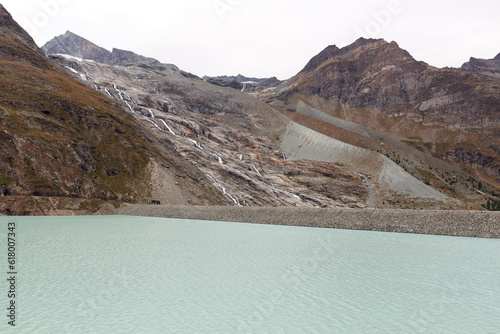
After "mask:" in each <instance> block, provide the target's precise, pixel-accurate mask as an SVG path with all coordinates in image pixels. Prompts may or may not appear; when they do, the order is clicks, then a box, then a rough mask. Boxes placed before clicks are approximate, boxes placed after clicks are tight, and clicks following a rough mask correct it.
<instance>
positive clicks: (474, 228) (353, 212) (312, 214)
mask: <svg viewBox="0 0 500 334" xmlns="http://www.w3.org/2000/svg"><path fill="white" fill-rule="evenodd" d="M119 214H121V215H128V216H142V217H158V218H177V219H193V220H208V221H225V222H238V223H252V224H271V225H287V226H302V227H318V228H335V229H347V230H363V231H379V232H394V233H413V234H429V235H446V236H456V237H472V238H492V239H500V212H491V211H435V210H428V211H427V210H424V211H422V210H395V209H336V208H326V209H316V208H283V207H276V208H275V207H234V206H227V207H218V206H206V207H203V206H154V205H131V206H128V207H126V208H124V209H121V210H120V212H119Z"/></svg>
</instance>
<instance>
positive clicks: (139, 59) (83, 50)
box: [42, 31, 160, 66]
mask: <svg viewBox="0 0 500 334" xmlns="http://www.w3.org/2000/svg"><path fill="white" fill-rule="evenodd" d="M42 50H43V52H45V54H57V53H59V54H65V55H69V56H73V57H77V58H82V59H88V60H94V61H96V62H99V63H103V64H109V65H120V66H125V65H127V64H139V63H141V64H145V65H159V64H160V62H159V61H158V60H156V59H154V58H149V57H144V56H140V55H138V54H136V53H134V52H132V51H126V50H120V49H116V48H113V50H112V51H111V52H110V51H108V50H106V49H104V48H102V47H100V46H97V45H96V44H94V43H92V42H90V41H88V40H86V39H85V38H82V37H80V36H78V35H76V34H74V33H72V32H71V31H67V32H66V33H65V34H63V35H60V36H57V37H54V38H53V39H52V40H50V41H48V42H47V43H46V44H45V45H44V46H42Z"/></svg>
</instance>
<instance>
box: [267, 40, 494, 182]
mask: <svg viewBox="0 0 500 334" xmlns="http://www.w3.org/2000/svg"><path fill="white" fill-rule="evenodd" d="M499 87H500V82H499V81H498V80H497V79H494V78H489V77H485V76H483V75H480V74H476V73H470V72H464V71H460V70H454V69H437V68H434V67H432V66H429V65H427V64H426V63H424V62H419V61H416V60H415V59H414V58H413V57H411V55H410V54H409V53H408V52H407V51H405V50H403V49H401V48H399V46H398V45H397V44H396V43H395V42H391V43H388V42H386V41H384V40H369V39H363V38H362V39H359V40H358V41H356V42H355V43H353V44H352V45H350V46H348V47H345V48H343V49H339V48H337V47H335V46H331V47H328V48H326V49H325V50H324V51H323V52H321V53H320V54H319V55H318V56H316V57H314V58H313V59H312V60H311V62H309V64H307V65H306V67H305V68H304V69H303V70H302V71H301V72H299V73H298V74H297V75H296V76H294V77H293V78H291V79H290V80H287V81H286V82H284V83H282V84H281V85H279V86H278V87H277V88H276V89H275V94H276V95H275V98H274V100H273V101H274V104H275V105H277V106H279V107H281V108H284V109H287V108H288V109H290V110H295V105H294V104H296V102H297V101H298V100H300V99H302V100H303V101H305V102H306V103H307V104H309V105H310V106H311V107H313V108H316V109H317V110H319V111H320V112H322V113H324V114H325V115H328V116H330V117H337V118H339V119H343V120H348V121H351V122H354V123H357V124H359V125H362V126H365V127H367V128H370V129H373V130H375V131H378V132H380V133H381V134H385V135H388V136H390V137H392V138H394V139H397V140H400V141H403V142H405V143H406V144H409V145H410V146H413V147H414V148H417V149H420V150H422V151H425V152H426V153H428V154H431V155H433V156H435V157H438V158H440V159H445V160H451V161H453V162H455V163H457V164H458V165H459V166H461V167H463V168H465V169H469V168H473V169H474V170H477V171H479V173H480V174H482V179H483V181H484V180H486V182H487V183H488V184H491V188H492V189H498V186H499V184H500V156H499V152H500V149H499V148H500V134H499V132H498V129H499V127H500V89H499ZM265 98H266V99H267V100H268V101H269V100H272V97H271V98H270V96H269V95H267V96H265ZM378 149H381V148H378ZM483 183H484V182H483Z"/></svg>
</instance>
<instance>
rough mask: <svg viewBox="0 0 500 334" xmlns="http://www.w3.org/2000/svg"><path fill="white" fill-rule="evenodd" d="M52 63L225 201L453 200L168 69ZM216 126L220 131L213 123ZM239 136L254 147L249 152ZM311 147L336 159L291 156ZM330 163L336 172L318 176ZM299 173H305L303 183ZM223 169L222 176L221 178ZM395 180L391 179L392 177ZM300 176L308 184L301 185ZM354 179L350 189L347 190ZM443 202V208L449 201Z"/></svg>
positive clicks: (375, 158)
mask: <svg viewBox="0 0 500 334" xmlns="http://www.w3.org/2000/svg"><path fill="white" fill-rule="evenodd" d="M52 57H53V59H54V60H56V61H57V62H58V63H59V64H60V65H61V66H63V67H66V68H71V69H72V71H69V74H72V75H74V76H75V77H76V78H80V80H82V81H83V82H86V84H87V85H89V86H90V87H94V89H96V90H99V91H101V92H103V94H106V95H108V96H110V97H112V98H114V99H115V100H116V101H118V102H120V103H122V104H123V106H125V107H126V108H127V110H128V111H129V112H130V113H131V114H132V115H134V116H135V117H137V118H138V119H139V120H144V121H146V122H147V123H150V124H151V126H153V127H152V128H151V129H152V130H156V131H159V133H160V134H161V136H162V137H167V138H168V141H169V142H171V143H173V145H175V147H176V149H177V150H178V151H179V152H181V154H182V155H183V156H184V157H185V158H186V159H188V160H189V161H190V162H192V163H194V164H195V165H197V166H199V168H200V170H202V171H203V172H204V173H206V174H207V175H210V176H209V178H211V179H213V182H214V184H216V185H218V187H219V188H220V189H221V190H223V194H224V195H226V198H228V199H230V200H231V201H232V202H233V204H236V205H272V206H276V205H292V206H297V205H298V206H301V205H313V206H346V205H347V206H350V207H356V206H357V207H359V206H360V205H361V206H364V205H366V204H361V202H364V201H366V202H367V204H368V205H369V206H383V205H387V206H388V207H391V206H393V205H400V206H403V205H408V206H410V207H415V206H418V205H420V206H423V207H441V205H443V203H448V204H446V205H450V203H452V202H453V201H451V202H450V198H449V197H448V196H449V195H444V196H443V195H442V194H440V193H439V192H435V191H434V190H433V189H432V188H431V187H429V186H427V185H424V184H423V181H425V178H422V177H421V175H419V174H418V173H417V174H414V175H413V176H412V175H410V174H408V172H407V171H405V170H403V168H401V167H400V166H398V165H397V164H395V163H394V162H392V161H390V159H388V157H385V156H383V155H382V154H380V152H377V151H375V150H373V148H371V147H368V149H369V150H371V151H375V152H370V151H365V150H364V149H362V148H361V149H360V148H359V144H358V143H354V144H355V146H353V145H351V144H349V145H345V144H344V143H342V142H340V141H338V140H335V139H328V138H324V137H322V136H321V134H319V133H317V132H316V130H314V131H311V130H310V127H309V129H308V128H307V127H300V126H299V125H298V124H295V122H294V121H293V120H291V119H290V115H287V114H286V113H284V112H283V110H281V109H279V108H278V109H276V108H270V107H269V106H266V104H264V103H258V104H256V100H254V99H252V97H251V96H249V95H248V94H246V91H245V92H241V90H239V89H238V90H234V89H231V88H228V87H218V86H214V85H211V84H210V83H209V82H207V81H202V80H198V79H196V78H187V77H186V76H183V75H182V73H180V72H179V70H178V69H176V68H165V67H162V66H158V67H148V68H144V67H141V66H128V67H127V68H116V67H113V66H108V65H107V66H104V65H102V64H97V63H93V62H88V61H81V60H77V59H71V58H68V57H61V56H52ZM241 79H242V80H243V78H242V77H241ZM267 89H268V90H269V89H272V86H271V87H268V88H267ZM250 94H253V93H252V92H250ZM257 95H258V94H257ZM252 101H253V102H252ZM214 122H215V123H214ZM221 122H222V123H221ZM147 123H146V124H147ZM221 124H225V126H223V127H220V125H221ZM200 129H203V130H202V131H201V132H200ZM235 131H236V132H235ZM242 131H243V132H242ZM242 134H244V137H242V136H241V135H242ZM243 138H246V139H245V140H243ZM215 139H217V140H215ZM249 139H250V142H253V143H261V144H258V145H257V146H255V144H252V145H250V146H249V141H248V140H249ZM165 140H166V139H165ZM242 140H243V141H242ZM314 142H316V143H317V144H315V145H319V146H318V147H323V148H324V149H325V150H326V151H331V152H338V153H336V155H333V156H332V155H328V154H326V155H325V154H322V153H319V157H317V156H316V157H314V159H311V156H308V155H304V154H303V153H304V152H303V151H302V150H301V148H302V147H304V148H306V147H308V146H307V145H304V144H301V143H314ZM262 143H265V144H264V146H262V145H263V144H262ZM356 145H357V146H358V147H356ZM263 148H264V150H263ZM309 153H310V152H309ZM359 159H361V160H359ZM361 161H364V163H368V165H366V166H364V165H363V163H361ZM284 163H285V165H286V166H287V167H286V168H285V169H283V168H284V166H285V165H284ZM331 164H333V165H332V166H336V169H334V170H331V172H328V173H327V172H326V171H327V170H329V169H330V167H328V166H329V165H331ZM319 165H321V166H322V167H321V168H322V169H323V170H324V171H323V172H322V174H323V175H328V176H327V177H326V178H325V177H324V176H323V177H322V176H320V175H319V174H315V173H317V172H316V171H318V172H319V170H320V169H318V166H319ZM299 166H301V167H299ZM304 168H307V169H308V170H310V171H315V172H314V173H312V174H310V175H309V173H307V174H308V176H307V177H305V169H304ZM339 168H340V169H339ZM224 170H226V171H227V170H230V171H231V172H230V173H229V174H228V173H226V172H224V173H221V172H222V171H224ZM292 170H293V171H292ZM335 170H336V171H335ZM342 170H344V171H346V172H348V173H347V174H344V175H345V176H347V175H349V173H350V175H351V177H349V178H347V179H346V180H349V179H350V180H349V181H348V182H349V183H351V185H350V186H348V185H347V184H345V185H344V186H343V187H339V185H335V184H336V182H332V181H333V180H332V178H334V175H335V174H336V173H337V174H343V173H344V172H342ZM283 173H284V174H283ZM325 173H326V174H325ZM391 174H392V176H389V175H391ZM280 175H281V176H280ZM314 175H316V176H315V177H314ZM395 175H398V176H397V177H396V178H394V176H395ZM345 176H344V177H345ZM415 177H417V178H415ZM356 179H357V180H358V181H356ZM419 179H420V180H419ZM278 180H279V182H278ZM305 180H308V181H307V182H306V183H303V182H304V181H305ZM356 182H360V183H358V185H356V186H354V185H355V184H356ZM410 184H413V186H409V185H410ZM360 186H361V188H359V187H360ZM342 188H343V189H342ZM266 189H267V190H266ZM356 189H357V190H356ZM363 189H364V190H363ZM450 194H451V193H450ZM356 198H358V199H356ZM360 199H361V202H360V201H359V200H360ZM430 199H432V200H430ZM438 203H441V204H438ZM453 203H455V204H451V206H452V207H453V206H454V205H456V203H457V202H453ZM435 205H437V206H435Z"/></svg>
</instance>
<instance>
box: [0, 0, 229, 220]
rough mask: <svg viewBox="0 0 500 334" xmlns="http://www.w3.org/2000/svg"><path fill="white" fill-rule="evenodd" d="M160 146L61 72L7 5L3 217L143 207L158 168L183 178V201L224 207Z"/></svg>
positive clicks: (2, 63) (1, 112) (2, 29)
mask: <svg viewBox="0 0 500 334" xmlns="http://www.w3.org/2000/svg"><path fill="white" fill-rule="evenodd" d="M154 140H155V139H154V138H153V137H152V136H150V135H149V134H147V133H145V132H144V131H143V130H142V128H141V126H140V125H139V124H138V123H137V122H136V121H135V119H134V118H133V117H131V116H130V115H128V114H127V113H126V112H124V111H123V109H122V108H121V107H120V106H119V105H118V104H117V103H115V102H113V101H112V100H110V99H108V98H106V97H105V96H103V95H102V94H101V93H99V92H97V91H95V90H94V89H91V88H88V87H86V86H85V85H83V84H81V83H79V82H78V81H76V80H74V79H72V78H71V77H70V76H68V75H67V74H66V73H65V71H63V70H60V69H59V67H58V66H54V65H53V64H52V63H51V62H50V61H49V60H48V59H47V57H46V56H45V55H44V54H43V52H42V51H41V50H40V49H39V48H38V47H36V44H35V43H34V41H33V40H32V39H31V37H30V36H29V35H28V34H27V33H26V32H25V31H24V30H23V29H22V28H21V27H20V26H19V25H18V24H17V23H16V22H14V21H13V20H12V17H11V16H10V14H9V13H8V12H7V11H6V10H5V8H3V7H2V6H1V5H0V157H1V158H0V212H3V213H6V214H47V213H57V212H62V213H69V211H64V210H71V212H77V213H89V212H94V211H96V210H98V209H99V208H100V207H101V205H102V203H103V202H104V201H108V202H112V203H114V204H116V205H117V206H119V205H120V203H125V202H139V203H142V202H143V201H146V200H148V198H151V196H152V192H153V191H154V186H153V185H152V182H151V179H152V174H153V171H154V170H155V169H157V168H160V167H158V166H166V167H170V169H166V168H163V169H162V172H161V173H160V174H162V175H167V176H168V175H172V174H174V175H176V174H177V175H180V176H182V177H183V178H184V181H183V182H181V184H182V186H183V188H184V189H185V191H179V193H178V194H177V197H178V198H184V201H185V203H187V202H188V201H192V202H199V203H200V204H202V203H204V204H207V203H211V204H214V203H220V204H222V203H224V202H223V201H219V200H218V199H217V198H216V196H214V198H212V199H210V198H209V196H210V194H213V193H211V191H215V188H213V187H212V186H211V184H210V183H209V182H208V181H207V182H206V183H205V185H203V180H201V182H198V181H194V179H196V178H202V177H203V175H200V173H199V171H197V169H195V168H194V167H193V166H192V165H190V164H188V163H185V161H184V160H182V159H181V157H180V156H179V155H178V154H175V151H174V150H173V149H169V148H168V147H161V148H160V147H159V146H156V145H155V144H154ZM160 169H161V168H160ZM61 210H62V211H61Z"/></svg>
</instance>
